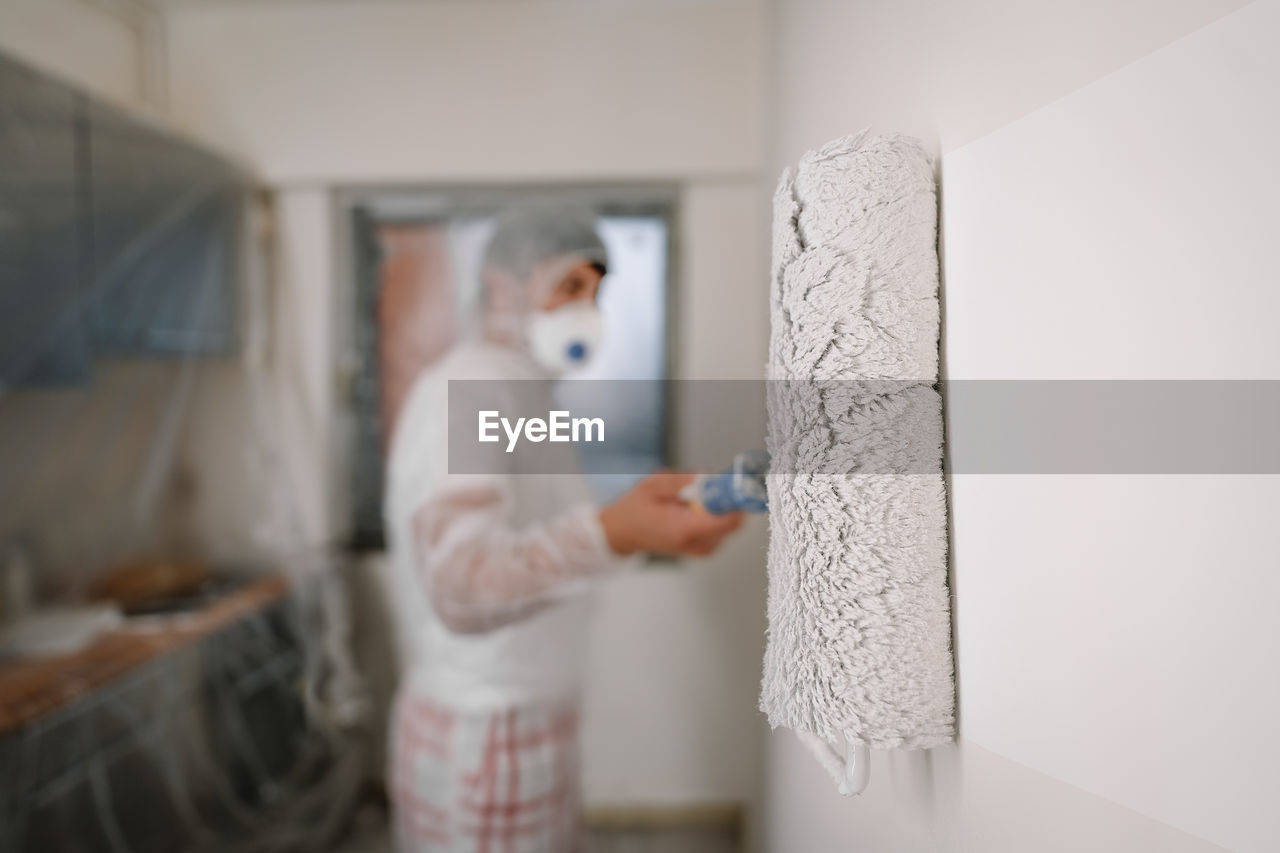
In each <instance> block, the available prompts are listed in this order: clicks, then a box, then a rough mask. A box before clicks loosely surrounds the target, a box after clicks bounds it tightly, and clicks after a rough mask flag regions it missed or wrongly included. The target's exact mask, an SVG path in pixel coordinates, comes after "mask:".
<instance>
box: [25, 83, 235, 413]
mask: <svg viewBox="0 0 1280 853" xmlns="http://www.w3.org/2000/svg"><path fill="white" fill-rule="evenodd" d="M248 192H249V183H248V181H247V180H246V178H245V176H244V175H243V173H242V172H241V171H240V170H239V169H237V168H236V167H235V166H234V165H232V164H230V163H228V162H227V161H225V160H223V159H221V158H219V157H218V156H216V155H214V154H211V153H209V152H208V151H206V150H204V149H202V148H201V147H199V146H197V145H194V144H192V143H191V142H189V141H187V140H185V139H182V138H180V137H178V136H176V135H174V134H172V133H169V132H168V131H165V130H163V129H161V128H159V127H157V126H155V125H154V124H152V123H150V122H148V121H146V120H143V119H141V118H138V117H136V116H134V115H131V114H129V113H127V112H126V111H124V110H121V109H119V108H116V107H113V106H110V105H108V104H104V103H101V102H99V101H97V100H95V99H93V98H91V97H89V96H87V95H84V94H82V93H79V92H76V91H75V90H73V89H72V88H70V87H68V86H66V85H64V84H62V83H60V82H58V81H55V80H53V79H51V78H49V77H47V76H46V75H43V74H41V73H40V72H37V71H34V70H32V69H29V68H26V67H25V66H23V65H21V64H20V63H17V62H14V61H12V60H8V59H4V58H3V57H0V391H2V390H3V388H10V387H30V386H48V385H65V384H76V383H81V382H84V381H86V380H87V379H88V378H89V376H90V372H91V368H92V363H93V359H94V357H95V356H99V355H102V356H111V357H152V356H155V357H164V356H214V355H224V354H228V353H230V352H232V351H233V350H234V347H235V342H236V336H235V328H236V322H235V321H236V291H237V284H238V278H239V272H240V267H241V263H240V258H241V252H240V249H241V246H240V243H241V239H240V238H241V231H242V226H243V219H242V217H243V209H244V205H245V202H246V199H247V196H248Z"/></svg>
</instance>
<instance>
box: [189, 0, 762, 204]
mask: <svg viewBox="0 0 1280 853" xmlns="http://www.w3.org/2000/svg"><path fill="white" fill-rule="evenodd" d="M763 39H764V34H763V16H762V14H761V12H760V3H759V2H758V0H710V2H698V3H685V2H670V0H662V2H646V3H638V2H618V3H590V2H586V3H584V2H536V3H529V2H519V0H517V2H485V3H398V2H381V1H380V0H371V2H361V3H308V4H302V3H263V4H213V3H211V4H207V5H204V4H202V5H194V6H191V7H181V8H179V9H177V10H175V11H174V13H173V14H172V16H171V26H170V42H171V52H172V55H173V100H174V104H175V107H176V109H177V111H178V112H179V114H180V115H181V116H182V117H183V118H184V119H185V120H186V121H187V122H188V123H189V125H190V127H191V128H192V129H194V130H196V131H198V132H200V133H201V134H202V135H204V136H207V137H210V138H215V139H219V140H221V141H223V142H225V143H226V144H227V145H229V146H231V147H232V148H234V149H236V150H239V151H240V152H241V153H243V155H244V156H245V157H246V158H248V159H249V160H250V161H251V162H253V163H255V164H257V165H258V167H259V168H260V169H261V170H262V171H263V173H264V174H265V175H266V176H267V177H268V178H269V179H271V180H273V181H277V182H293V183H296V182H306V181H315V182H322V183H330V182H333V181H345V182H378V181H404V180H407V179H411V178H412V179H418V180H441V179H448V180H454V181H460V180H484V181H493V180H502V179H520V180H529V179H531V178H569V179H573V180H583V179H587V178H591V177H610V178H617V177H619V176H628V177H644V176H662V177H669V176H671V175H680V174H690V173H696V174H702V175H710V174H719V175H736V176H739V177H741V176H743V175H744V174H748V173H753V172H754V170H755V169H756V168H757V167H758V165H759V162H760V153H761V143H762V137H761V134H760V122H761V117H762V114H761V103H760V97H759V95H760V91H761V86H762V85H763V80H764V62H763V54H762V50H761V45H762V42H763Z"/></svg>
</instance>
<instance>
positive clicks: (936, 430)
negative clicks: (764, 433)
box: [760, 131, 955, 794]
mask: <svg viewBox="0 0 1280 853" xmlns="http://www.w3.org/2000/svg"><path fill="white" fill-rule="evenodd" d="M770 303H771V304H770V324H771V331H770V346H769V364H768V372H767V376H768V378H769V379H770V380H771V381H770V382H769V388H768V423H769V427H768V438H767V442H766V444H767V447H768V449H769V452H770V454H771V456H772V469H773V470H772V473H771V474H770V475H769V476H768V477H767V505H768V508H769V527H770V537H769V554H768V569H769V598H768V617H769V632H768V642H767V647H766V652H765V659H764V678H763V682H762V688H761V696H760V707H761V710H763V711H764V712H765V714H766V715H767V716H768V719H769V722H770V725H771V726H773V727H774V728H777V727H786V728H789V729H792V730H793V731H795V732H796V733H797V734H799V735H800V738H801V740H802V741H804V742H805V743H806V745H807V746H809V748H810V749H811V750H812V751H813V752H814V754H815V755H816V756H817V757H818V759H819V760H820V762H821V763H822V764H823V766H824V767H826V768H827V770H828V771H829V772H830V773H831V775H832V777H833V778H834V780H835V781H836V783H837V785H838V787H839V790H840V792H841V793H844V794H856V793H859V792H860V791H861V790H862V789H863V787H865V785H866V784H867V778H868V768H869V750H870V749H871V748H877V749H920V748H928V747H932V746H935V745H938V744H942V743H947V742H949V741H951V740H953V739H954V735H955V689H954V678H953V661H952V655H951V616H950V594H949V591H948V588H947V556H946V555H947V547H946V546H947V534H946V493H945V485H944V482H943V477H942V435H943V431H942V401H941V397H940V395H939V392H938V390H937V388H936V387H935V386H936V382H937V373H938V331H939V311H938V257H937V195H936V184H935V178H934V171H933V163H932V160H931V158H930V157H929V155H928V153H927V152H926V151H925V150H924V148H923V146H922V145H921V144H920V142H919V141H918V140H915V139H911V138H909V137H905V136H898V135H888V136H869V135H868V134H867V133H866V131H864V132H862V133H860V134H856V135H854V136H849V137H845V138H842V139H838V140H835V141H833V142H831V143H829V144H827V145H825V146H823V147H822V148H821V149H818V150H817V151H811V152H809V153H808V154H806V155H805V156H804V157H803V158H802V159H801V160H800V163H799V165H798V167H797V168H796V169H795V170H790V169H788V170H787V171H786V172H784V173H783V176H782V180H781V182H780V184H779V187H778V191H777V193H776V195H775V198H774V232H773V263H772V283H771V287H770Z"/></svg>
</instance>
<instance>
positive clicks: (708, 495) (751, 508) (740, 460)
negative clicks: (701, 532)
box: [686, 450, 769, 515]
mask: <svg viewBox="0 0 1280 853" xmlns="http://www.w3.org/2000/svg"><path fill="white" fill-rule="evenodd" d="M768 473H769V454H768V453H766V452H765V451H763V450H749V451H747V452H745V453H739V454H738V455H737V456H735V457H734V458H733V466H732V467H730V468H728V469H726V470H724V471H721V472H720V473H718V474H703V475H699V477H698V478H697V479H696V480H694V481H693V483H691V484H690V486H689V487H688V492H689V494H688V495H687V496H686V499H687V500H688V501H689V503H691V504H693V505H695V506H697V507H700V508H702V509H703V510H705V511H706V512H709V513H711V514H712V515H725V514H727V513H730V512H767V511H768V510H769V497H768V492H767V491H766V489H765V475H766V474H768Z"/></svg>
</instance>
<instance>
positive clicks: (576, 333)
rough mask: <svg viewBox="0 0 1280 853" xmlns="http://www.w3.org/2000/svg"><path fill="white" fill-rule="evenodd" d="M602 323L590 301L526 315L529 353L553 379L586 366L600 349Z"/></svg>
mask: <svg viewBox="0 0 1280 853" xmlns="http://www.w3.org/2000/svg"><path fill="white" fill-rule="evenodd" d="M603 331H604V324H603V322H602V321H601V318H600V309H599V308H597V307H596V306H595V303H593V302H569V303H566V304H564V305H561V306H560V307H559V308H553V309H551V310H550V311H535V312H534V313H533V314H531V315H530V316H529V319H528V321H527V324H526V326H525V335H526V337H527V339H528V341H529V354H530V355H532V356H533V360H534V361H536V362H537V363H538V364H539V365H540V366H541V367H542V368H543V369H545V370H547V371H549V372H551V373H552V374H554V375H556V376H560V375H563V374H565V373H569V372H571V371H574V370H578V369H580V368H582V367H585V366H586V364H587V362H589V361H590V360H591V359H592V358H594V357H595V355H596V351H597V350H598V349H599V348H600V340H601V337H602V333H603Z"/></svg>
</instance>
